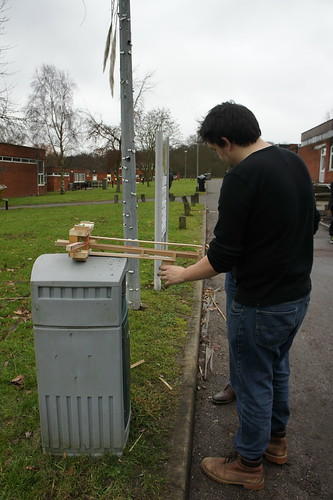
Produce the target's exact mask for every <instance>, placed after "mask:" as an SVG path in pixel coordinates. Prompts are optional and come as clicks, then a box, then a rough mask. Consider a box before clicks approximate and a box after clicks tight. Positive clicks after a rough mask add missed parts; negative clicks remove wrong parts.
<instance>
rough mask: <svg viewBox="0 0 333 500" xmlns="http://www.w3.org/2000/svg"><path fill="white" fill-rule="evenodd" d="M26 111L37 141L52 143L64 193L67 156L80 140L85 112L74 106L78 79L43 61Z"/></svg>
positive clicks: (33, 139) (33, 83)
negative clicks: (82, 112)
mask: <svg viewBox="0 0 333 500" xmlns="http://www.w3.org/2000/svg"><path fill="white" fill-rule="evenodd" d="M31 88H32V94H31V95H30V96H29V99H28V104H27V106H26V109H25V115H26V119H27V123H28V127H29V131H30V137H31V140H32V142H33V143H34V144H36V145H39V144H41V143H43V144H48V145H50V147H51V149H52V151H53V154H54V156H55V158H56V159H57V162H58V166H59V167H60V175H61V191H60V192H61V194H64V193H65V186H64V160H65V156H66V155H68V154H70V153H72V152H73V151H74V150H75V147H76V146H77V145H78V143H79V139H80V136H81V130H82V126H83V122H84V119H83V115H82V114H81V113H80V111H79V110H77V109H75V108H74V104H73V96H74V90H75V88H76V85H75V83H74V82H73V80H72V79H71V78H70V77H69V75H68V74H66V73H65V72H63V71H61V70H59V69H57V68H56V67H55V66H52V65H46V64H43V65H42V66H41V67H40V68H39V69H37V70H36V71H35V75H34V77H33V80H32V82H31Z"/></svg>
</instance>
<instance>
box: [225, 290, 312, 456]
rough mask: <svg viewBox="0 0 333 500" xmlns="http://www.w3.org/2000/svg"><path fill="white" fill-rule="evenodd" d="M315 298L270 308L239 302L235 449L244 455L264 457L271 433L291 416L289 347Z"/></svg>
mask: <svg viewBox="0 0 333 500" xmlns="http://www.w3.org/2000/svg"><path fill="white" fill-rule="evenodd" d="M309 302H310V297H309V296H307V297H305V298H302V299H299V300H296V301H292V302H286V303H283V304H278V305H274V306H268V307H249V306H244V305H241V304H238V303H237V302H235V301H233V302H232V304H231V306H230V313H229V315H228V316H227V320H228V339H229V362H230V379H231V385H232V387H233V389H234V391H235V393H236V396H237V399H236V402H237V411H238V419H239V427H238V431H237V434H236V438H235V449H236V451H237V452H238V453H239V454H240V455H241V456H242V457H244V458H246V459H248V460H255V459H257V458H258V457H261V456H262V455H263V453H264V451H265V450H266V448H267V446H268V443H269V441H270V436H271V432H274V431H280V430H282V429H284V428H285V427H286V425H287V422H288V419H289V404H288V394H289V374H290V369H289V349H290V347H291V345H292V343H293V340H294V337H295V335H296V333H297V330H298V329H299V327H300V325H301V323H302V321H303V319H304V316H305V314H306V311H307V307H308V305H309Z"/></svg>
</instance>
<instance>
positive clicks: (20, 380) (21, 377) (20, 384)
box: [10, 375, 24, 387]
mask: <svg viewBox="0 0 333 500" xmlns="http://www.w3.org/2000/svg"><path fill="white" fill-rule="evenodd" d="M10 383H11V384H13V385H16V386H17V387H23V384H24V375H18V376H17V377H15V378H13V379H12V380H11V381H10Z"/></svg>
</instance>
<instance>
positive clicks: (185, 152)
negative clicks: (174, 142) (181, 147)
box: [184, 150, 187, 179]
mask: <svg viewBox="0 0 333 500" xmlns="http://www.w3.org/2000/svg"><path fill="white" fill-rule="evenodd" d="M184 154H185V179H186V155H187V151H186V150H185V151H184Z"/></svg>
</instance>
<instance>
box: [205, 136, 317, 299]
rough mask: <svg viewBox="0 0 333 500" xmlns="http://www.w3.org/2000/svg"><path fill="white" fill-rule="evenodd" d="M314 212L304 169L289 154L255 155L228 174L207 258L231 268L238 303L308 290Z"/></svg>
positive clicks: (217, 267)
mask: <svg viewBox="0 0 333 500" xmlns="http://www.w3.org/2000/svg"><path fill="white" fill-rule="evenodd" d="M314 211H315V206H314V197H313V191H312V184H311V179H310V175H309V173H308V170H307V168H306V165H305V164H304V162H303V161H302V159H301V158H300V157H299V156H297V155H296V154H294V153H292V152H290V151H288V150H285V149H283V148H279V147H277V146H271V147H267V148H265V149H262V150H259V151H256V152H255V153H252V154H251V155H250V156H248V157H247V158H245V160H243V161H242V162H240V163H239V164H238V165H236V166H235V167H234V168H232V169H231V170H230V171H229V172H228V173H227V175H226V176H225V177H224V180H223V183H222V187H221V193H220V199H219V218H218V222H217V224H216V227H215V230H214V235H215V238H214V239H213V240H212V241H211V243H210V245H209V249H208V252H207V257H208V260H209V262H210V264H211V265H212V267H213V268H214V270H215V271H217V272H227V271H230V270H231V269H232V270H233V274H234V277H235V279H236V285H237V290H236V295H235V300H236V302H239V303H240V304H243V305H248V306H255V305H263V306H266V305H274V304H280V303H283V302H288V301H292V300H297V299H300V298H302V297H304V296H306V295H307V294H308V293H309V292H310V290H311V280H310V272H311V268H312V261H313V232H314Z"/></svg>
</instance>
